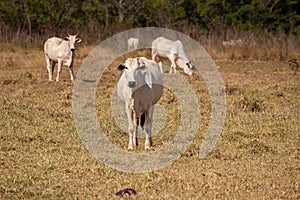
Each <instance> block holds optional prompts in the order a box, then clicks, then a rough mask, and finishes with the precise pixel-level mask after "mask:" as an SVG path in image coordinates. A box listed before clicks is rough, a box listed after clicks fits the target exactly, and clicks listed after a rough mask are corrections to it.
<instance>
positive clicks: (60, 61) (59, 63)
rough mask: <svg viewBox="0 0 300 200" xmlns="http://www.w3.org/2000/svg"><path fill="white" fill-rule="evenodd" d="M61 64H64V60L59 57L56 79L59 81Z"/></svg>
mask: <svg viewBox="0 0 300 200" xmlns="http://www.w3.org/2000/svg"><path fill="white" fill-rule="evenodd" d="M61 65H62V60H60V59H58V63H57V76H56V81H57V82H58V81H59V74H60V72H61Z"/></svg>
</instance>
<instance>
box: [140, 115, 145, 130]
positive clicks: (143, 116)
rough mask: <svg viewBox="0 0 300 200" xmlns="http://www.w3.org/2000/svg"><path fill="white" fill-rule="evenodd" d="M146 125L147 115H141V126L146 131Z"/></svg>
mask: <svg viewBox="0 0 300 200" xmlns="http://www.w3.org/2000/svg"><path fill="white" fill-rule="evenodd" d="M144 125H145V113H143V114H142V115H141V121H140V126H141V127H142V129H143V130H144Z"/></svg>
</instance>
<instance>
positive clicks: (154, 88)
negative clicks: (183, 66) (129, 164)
mask: <svg viewBox="0 0 300 200" xmlns="http://www.w3.org/2000/svg"><path fill="white" fill-rule="evenodd" d="M118 70H124V72H123V74H122V76H121V78H120V80H119V82H118V96H119V97H120V98H121V99H122V100H123V101H125V105H126V113H127V118H128V132H129V144H128V150H133V149H134V148H136V147H137V145H138V141H137V134H138V126H139V125H140V126H141V127H142V128H143V129H144V132H145V136H146V141H145V149H146V150H147V149H150V147H151V146H152V133H151V128H152V115H153V110H154V104H156V103H157V102H158V101H159V99H160V98H161V96H162V93H163V85H162V84H163V81H162V76H161V73H160V71H159V69H158V66H157V63H156V62H155V61H152V60H149V59H147V58H145V57H137V58H128V59H127V60H126V61H125V63H124V64H121V65H119V67H118Z"/></svg>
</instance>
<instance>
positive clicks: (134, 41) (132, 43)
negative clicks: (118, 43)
mask: <svg viewBox="0 0 300 200" xmlns="http://www.w3.org/2000/svg"><path fill="white" fill-rule="evenodd" d="M127 43H128V50H131V49H137V48H138V45H139V39H138V38H129V39H128V40H127Z"/></svg>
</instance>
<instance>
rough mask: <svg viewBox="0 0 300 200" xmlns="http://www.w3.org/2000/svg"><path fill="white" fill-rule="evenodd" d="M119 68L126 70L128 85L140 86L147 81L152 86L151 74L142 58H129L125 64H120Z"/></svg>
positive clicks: (131, 86) (132, 86)
mask: <svg viewBox="0 0 300 200" xmlns="http://www.w3.org/2000/svg"><path fill="white" fill-rule="evenodd" d="M118 70H120V71H123V70H124V75H125V79H126V81H127V86H128V87H130V88H138V87H140V86H143V85H144V84H145V83H146V84H147V85H148V86H149V87H150V88H152V80H151V74H150V72H149V71H148V69H147V67H146V65H145V63H144V62H143V60H142V59H140V58H138V57H137V58H127V60H126V61H125V63H124V64H121V65H119V66H118Z"/></svg>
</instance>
